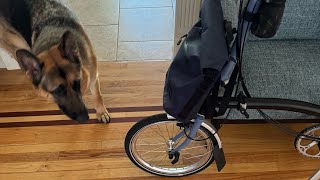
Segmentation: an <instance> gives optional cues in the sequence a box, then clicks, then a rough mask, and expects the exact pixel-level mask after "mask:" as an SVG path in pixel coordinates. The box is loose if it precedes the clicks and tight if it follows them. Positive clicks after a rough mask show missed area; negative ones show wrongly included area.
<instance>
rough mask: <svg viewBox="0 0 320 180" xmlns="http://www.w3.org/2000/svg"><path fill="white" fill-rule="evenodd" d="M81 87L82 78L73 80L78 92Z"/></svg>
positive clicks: (74, 88) (74, 87)
mask: <svg viewBox="0 0 320 180" xmlns="http://www.w3.org/2000/svg"><path fill="white" fill-rule="evenodd" d="M80 88H81V82H80V80H76V81H74V82H73V86H72V89H73V90H75V91H76V92H80Z"/></svg>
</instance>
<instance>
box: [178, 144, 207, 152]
mask: <svg viewBox="0 0 320 180" xmlns="http://www.w3.org/2000/svg"><path fill="white" fill-rule="evenodd" d="M201 147H208V145H204V146H195V147H190V148H184V149H182V150H181V151H185V150H189V149H197V148H201Z"/></svg>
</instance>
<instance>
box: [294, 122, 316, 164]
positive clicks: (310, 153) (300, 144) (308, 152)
mask: <svg viewBox="0 0 320 180" xmlns="http://www.w3.org/2000/svg"><path fill="white" fill-rule="evenodd" d="M304 135H309V136H314V137H318V138H320V126H319V127H318V128H312V129H310V130H308V131H306V132H305V133H304ZM296 147H297V150H298V151H299V152H300V153H301V154H302V155H304V156H307V157H310V158H318V159H320V145H319V142H317V141H311V140H308V139H303V138H301V137H300V138H299V139H298V141H297V143H296Z"/></svg>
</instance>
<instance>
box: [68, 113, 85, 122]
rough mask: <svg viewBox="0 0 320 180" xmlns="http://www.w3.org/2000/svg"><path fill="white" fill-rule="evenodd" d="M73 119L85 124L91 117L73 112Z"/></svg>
mask: <svg viewBox="0 0 320 180" xmlns="http://www.w3.org/2000/svg"><path fill="white" fill-rule="evenodd" d="M71 119H73V120H76V121H78V122H79V123H85V122H87V121H88V120H89V115H88V113H82V114H78V113H75V112H73V113H72V114H71Z"/></svg>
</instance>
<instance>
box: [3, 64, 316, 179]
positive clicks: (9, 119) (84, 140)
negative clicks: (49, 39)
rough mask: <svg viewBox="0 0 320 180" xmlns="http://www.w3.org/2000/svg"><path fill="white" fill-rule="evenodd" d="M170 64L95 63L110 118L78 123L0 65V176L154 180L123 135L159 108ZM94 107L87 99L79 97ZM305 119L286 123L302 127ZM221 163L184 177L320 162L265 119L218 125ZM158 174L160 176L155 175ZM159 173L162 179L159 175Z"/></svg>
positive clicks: (304, 167)
mask: <svg viewBox="0 0 320 180" xmlns="http://www.w3.org/2000/svg"><path fill="white" fill-rule="evenodd" d="M168 64H169V63H168V62H148V63H146V62H143V63H101V64H100V74H101V83H102V92H103V97H104V100H105V102H106V104H107V106H108V108H109V110H110V111H111V114H112V117H113V123H111V124H108V125H102V124H97V123H96V121H95V120H94V115H93V114H92V115H91V119H92V120H91V121H90V124H85V125H78V124H75V123H74V122H72V121H70V120H68V119H67V118H66V117H65V116H63V115H61V113H60V112H59V111H56V110H57V108H56V106H55V105H54V104H52V103H50V102H48V101H47V100H45V99H43V98H41V97H38V96H37V94H36V93H35V91H34V89H33V88H32V86H30V85H29V83H28V82H27V79H26V78H25V76H24V75H23V73H21V72H20V71H10V72H8V71H5V70H0V180H12V179H32V180H37V179H39V180H44V179H45V180H47V179H67V180H70V179H108V178H110V179H111V178H113V179H158V178H159V177H156V176H153V175H151V174H148V173H145V172H143V171H141V170H140V169H138V168H136V167H135V166H134V165H133V164H132V163H131V162H130V160H129V159H128V158H127V157H126V154H125V151H124V147H123V144H124V137H125V135H126V133H127V131H128V130H129V129H130V127H131V126H132V125H133V124H134V122H135V121H137V120H139V119H141V118H142V117H146V116H148V115H152V114H157V113H161V112H162V108H161V105H162V89H163V80H164V77H165V72H166V70H167V67H168ZM85 100H86V102H87V103H88V104H89V107H90V108H92V107H93V106H92V104H93V102H92V99H91V98H90V97H89V96H86V97H85ZM307 126H308V124H290V127H292V128H294V129H297V130H301V129H303V128H305V127H307ZM220 136H221V138H222V140H223V145H224V151H225V153H226V158H227V165H226V167H225V169H224V170H223V171H222V172H221V173H218V172H217V171H216V167H215V166H214V165H212V166H211V167H209V168H208V169H206V170H205V171H203V172H201V173H199V174H196V175H193V176H190V177H185V178H184V179H213V178H215V179H304V180H305V179H308V177H310V176H311V175H312V174H314V173H315V171H316V170H317V169H319V168H320V160H317V159H308V158H305V157H303V156H300V155H299V154H298V153H297V152H296V150H295V149H294V146H293V138H292V137H289V136H288V135H286V134H283V133H282V132H280V131H279V130H277V129H274V128H273V127H271V126H270V125H266V124H253V125H248V124H246V125H244V124H242V125H241V124H239V125H232V124H227V125H225V126H224V127H223V129H222V130H221V133H220ZM159 179H160V178H159ZM161 179H164V178H161Z"/></svg>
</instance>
